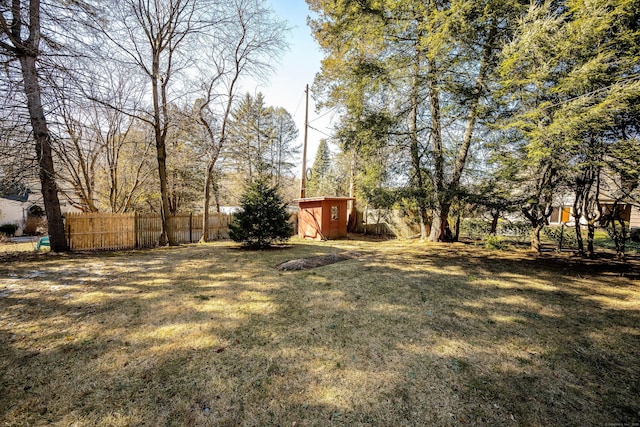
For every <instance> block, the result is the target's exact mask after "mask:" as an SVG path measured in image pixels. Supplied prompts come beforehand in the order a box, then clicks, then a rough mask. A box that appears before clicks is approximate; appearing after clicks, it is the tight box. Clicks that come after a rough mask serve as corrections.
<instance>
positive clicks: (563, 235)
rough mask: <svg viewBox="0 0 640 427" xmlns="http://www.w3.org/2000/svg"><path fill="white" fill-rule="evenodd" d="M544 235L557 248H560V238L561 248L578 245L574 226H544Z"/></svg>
mask: <svg viewBox="0 0 640 427" xmlns="http://www.w3.org/2000/svg"><path fill="white" fill-rule="evenodd" d="M544 235H545V236H547V238H548V239H549V240H552V241H554V242H555V243H556V245H557V246H558V248H560V241H561V240H562V247H563V248H575V247H576V246H577V245H578V239H577V238H576V230H575V228H563V227H545V228H544Z"/></svg>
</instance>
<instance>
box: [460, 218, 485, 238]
mask: <svg viewBox="0 0 640 427" xmlns="http://www.w3.org/2000/svg"><path fill="white" fill-rule="evenodd" d="M460 229H461V230H460V231H461V232H462V234H464V235H466V236H468V237H469V238H471V239H476V238H479V237H482V236H485V235H487V234H489V230H491V221H487V220H485V219H478V218H467V219H464V220H463V221H462V224H461V225H460Z"/></svg>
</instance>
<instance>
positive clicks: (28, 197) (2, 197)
mask: <svg viewBox="0 0 640 427" xmlns="http://www.w3.org/2000/svg"><path fill="white" fill-rule="evenodd" d="M3 184H4V185H3ZM34 205H37V206H40V207H41V208H42V209H44V203H43V201H42V194H41V193H40V192H33V191H31V190H30V189H28V188H26V187H24V186H17V185H11V184H6V183H0V225H2V224H15V225H17V226H18V229H17V230H16V236H21V235H22V234H23V232H24V227H25V224H26V222H27V216H28V213H29V209H30V208H31V207H32V206H34ZM60 210H61V211H62V214H63V215H64V214H65V213H67V212H78V209H76V208H74V207H73V206H71V205H70V204H69V203H68V202H67V201H65V200H60Z"/></svg>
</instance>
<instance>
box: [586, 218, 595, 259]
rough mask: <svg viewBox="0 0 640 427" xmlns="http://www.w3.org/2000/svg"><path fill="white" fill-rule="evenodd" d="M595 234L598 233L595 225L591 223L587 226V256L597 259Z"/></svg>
mask: <svg viewBox="0 0 640 427" xmlns="http://www.w3.org/2000/svg"><path fill="white" fill-rule="evenodd" d="M595 232H596V225H595V223H593V222H591V221H589V223H588V224H587V254H588V256H589V258H595V257H596V252H595V248H594V246H593V239H594V235H595Z"/></svg>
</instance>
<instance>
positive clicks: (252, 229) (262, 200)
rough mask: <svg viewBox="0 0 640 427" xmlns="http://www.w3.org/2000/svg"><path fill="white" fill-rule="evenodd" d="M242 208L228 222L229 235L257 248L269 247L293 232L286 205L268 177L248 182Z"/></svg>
mask: <svg viewBox="0 0 640 427" xmlns="http://www.w3.org/2000/svg"><path fill="white" fill-rule="evenodd" d="M240 203H241V206H242V211H241V212H240V213H238V214H236V216H235V218H234V220H233V222H232V223H231V224H230V225H229V236H230V237H231V238H232V239H233V240H234V241H236V242H242V243H243V244H245V245H247V246H251V247H254V248H266V247H268V246H270V245H271V244H272V243H276V242H283V241H286V240H287V239H289V237H291V234H292V231H293V230H292V228H291V224H289V223H288V220H289V214H288V213H287V207H286V204H285V203H283V202H282V199H281V198H280V196H279V195H278V192H277V188H276V187H272V186H270V185H269V183H268V181H267V180H266V179H265V178H260V179H257V180H256V181H254V182H253V183H251V184H249V186H248V187H247V189H246V190H245V192H244V194H243V195H242V199H241V201H240Z"/></svg>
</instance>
